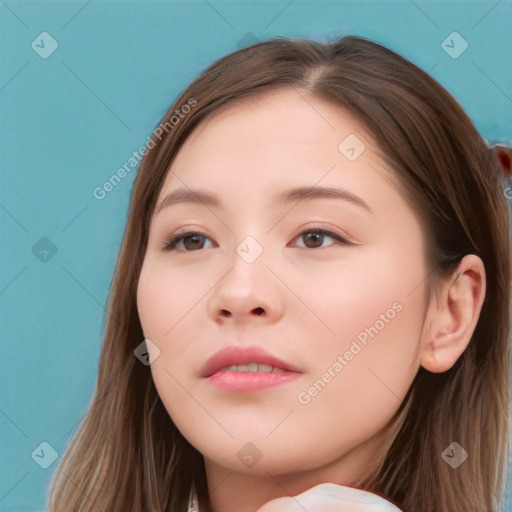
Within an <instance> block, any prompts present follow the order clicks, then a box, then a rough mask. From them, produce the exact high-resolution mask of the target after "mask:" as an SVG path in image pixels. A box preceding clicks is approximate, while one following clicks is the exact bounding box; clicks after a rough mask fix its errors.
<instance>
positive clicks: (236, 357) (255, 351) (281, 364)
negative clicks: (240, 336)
mask: <svg viewBox="0 0 512 512" xmlns="http://www.w3.org/2000/svg"><path fill="white" fill-rule="evenodd" d="M249 363H260V364H267V365H270V366H273V367H274V368H279V369H280V370H281V371H279V372H278V373H263V372H237V371H229V370H227V371H226V370H225V368H227V367H230V366H232V365H243V364H249ZM223 368H224V370H223V371H221V370H222V369H223ZM301 374H302V372H301V371H300V370H299V369H298V368H296V367H295V366H293V365H291V364H289V363H287V362H286V361H283V360H281V359H279V358H278V357H275V356H273V355H272V354H270V353H268V352H267V351H266V350H264V349H263V348H261V347H248V348H243V347H237V346H231V347H226V348H224V349H222V350H219V351H218V352H217V353H215V354H214V355H213V356H212V357H210V358H209V359H208V360H207V361H206V364H205V365H204V366H203V368H202V370H201V376H202V377H203V378H205V379H207V381H208V382H209V383H210V384H212V385H214V386H216V387H219V388H221V389H224V390H226V391H258V390H260V389H265V388H269V387H273V386H277V385H280V384H284V383H286V382H290V381H292V380H295V379H297V378H299V377H300V376H301Z"/></svg>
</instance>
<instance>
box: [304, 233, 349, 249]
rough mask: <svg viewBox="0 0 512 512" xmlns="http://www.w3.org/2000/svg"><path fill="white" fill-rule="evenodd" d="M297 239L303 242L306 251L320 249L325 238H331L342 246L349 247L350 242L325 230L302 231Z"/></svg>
mask: <svg viewBox="0 0 512 512" xmlns="http://www.w3.org/2000/svg"><path fill="white" fill-rule="evenodd" d="M298 238H299V239H302V240H304V243H305V245H304V247H306V248H308V249H318V248H321V247H322V244H323V243H324V241H325V239H326V238H333V239H335V240H337V241H338V242H340V243H342V244H346V245H351V242H349V241H348V240H347V239H345V238H343V237H342V236H340V235H337V234H336V233H332V232H331V231H326V230H325V229H310V230H308V231H303V232H302V233H301V234H300V235H299V237H298ZM329 245H333V244H329Z"/></svg>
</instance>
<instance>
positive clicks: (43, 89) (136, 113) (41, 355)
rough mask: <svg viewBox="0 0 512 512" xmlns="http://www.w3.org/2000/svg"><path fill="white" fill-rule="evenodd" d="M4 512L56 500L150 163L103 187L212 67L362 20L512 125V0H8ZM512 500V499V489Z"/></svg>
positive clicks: (3, 76) (473, 112)
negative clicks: (55, 484) (138, 188)
mask: <svg viewBox="0 0 512 512" xmlns="http://www.w3.org/2000/svg"><path fill="white" fill-rule="evenodd" d="M0 23H1V31H0V34H1V36H0V37H1V43H2V44H1V46H0V53H1V58H2V66H1V69H0V103H1V108H2V118H1V138H0V140H1V144H0V147H1V152H2V154H1V166H2V173H1V180H2V183H1V191H0V222H1V227H2V229H1V236H2V264H1V270H2V271H1V277H0V315H1V339H2V353H3V356H4V359H3V361H2V371H1V375H2V389H3V393H2V394H1V397H0V404H1V405H0V428H1V442H2V460H1V464H2V467H1V473H2V474H3V475H4V476H3V478H2V479H1V480H0V509H1V510H2V511H3V512H8V511H17V512H21V511H25V512H28V511H31V512H32V511H37V510H44V507H45V503H46V497H47V487H48V484H49V481H50V477H51V474H52V472H53V470H54V469H55V467H56V465H57V463H58V458H59V457H60V456H61V454H62V453H63V451H64V450H65V448H66V445H67V443H68V442H69V440H70V438H71V436H72V434H73V433H74V431H75V429H76V426H77V424H78V422H79V421H80V419H81V418H82V417H83V415H84V413H85V411H86V409H87V407H88V404H89V401H90V398H91V396H92V392H93V389H94V384H95V379H96V372H97V362H98V357H99V351H100V346H101V341H102V340H101V335H102V330H103V326H104V324H103V315H104V305H105V301H106V298H107V292H108V288H109V285H110V280H111V277H112V273H113V270H114V265H115V261H116V257H117V253H118V250H119V247H120V242H121V237H122V234H123V229H124V226H125V220H126V213H127V208H128V201H129V194H130V190H131V186H132V182H133V178H134V175H135V172H136V171H135V168H134V169H133V170H131V171H130V172H129V173H127V175H126V177H125V178H124V179H123V180H122V181H121V182H120V183H118V184H117V186H116V187H114V188H113V189H112V190H110V191H109V192H108V193H106V194H105V196H104V197H102V198H97V197H95V195H94V190H95V189H96V188H97V187H101V186H102V185H103V183H105V181H107V180H108V179H109V178H110V177H111V176H112V174H114V173H115V172H116V170H117V169H119V168H120V167H121V166H122V165H123V164H125V163H126V162H127V161H128V159H129V158H130V157H131V156H132V153H133V151H136V150H137V149H138V148H140V146H142V145H143V144H144V143H145V142H146V137H147V136H148V135H149V134H150V133H151V132H152V130H153V129H154V127H155V126H156V125H157V123H158V121H159V119H160V117H161V116H162V115H163V114H164V112H165V111H166V110H167V108H168V107H169V106H170V104H171V103H172V102H173V101H174V99H175V98H176V97H177V96H178V94H179V93H180V92H181V91H182V90H183V88H184V87H185V86H186V85H187V84H188V83H189V82H190V81H191V80H192V79H193V78H195V77H196V76H197V75H198V74H199V73H200V72H201V71H202V70H203V69H204V68H205V67H206V66H208V65H209V64H211V63H212V62H213V61H215V60H216V59H218V58H219V57H221V56H223V55H226V54H227V53H230V52H232V51H234V50H236V49H237V48H239V47H241V46H246V45H248V44H251V43H252V42H254V41H256V40H258V39H259V40H262V39H265V38H268V37H273V36H286V37H305V38H313V39H318V40H326V39H332V38H334V37H337V36H342V35H347V34H356V35H362V36H365V37H369V38H371V39H374V40H376V41H379V42H381V43H384V44H385V45H387V46H390V47H391V48H392V49H394V50H395V51H397V52H398V53H400V54H402V55H403V56H404V57H406V58H408V59H410V60H412V61H413V62H414V63H415V64H417V65H418V66H420V67H421V68H422V69H424V70H425V71H427V72H429V73H430V74H431V75H432V76H433V77H434V78H435V79H437V80H438V81H439V82H440V83H441V84H442V85H444V86H445V87H446V88H447V89H448V90H449V91H450V92H451V93H452V94H453V95H454V96H455V97H456V98H457V99H458V101H459V102H460V103H461V105H462V106H463V107H464V109H465V110H466V111H467V112H468V114H469V115H470V117H471V118H472V119H473V121H474V123H475V125H476V127H477V128H478V130H479V131H480V133H481V134H482V136H484V138H486V139H488V140H503V141H505V140H508V141H511V140H512V66H511V58H510V55H511V50H512V30H511V26H512V2H511V1H510V0H501V1H495V0H492V1H452V2H446V1H445V2H435V1H420V0H417V1H412V0H404V1H395V2H388V1H375V2H366V1H359V2H345V1H330V2H329V1H328V2H321V3H320V2H314V1H307V2H306V1H300V0H295V1H293V0H292V1H289V0H286V1H271V2H245V1H240V2H234V1H230V2H226V1H220V0H209V1H206V0H205V1H188V2H177V1H167V2H152V1H125V2H113V1H110V2H107V1H99V0H93V1H91V0H88V1H80V2H60V3H55V2H46V1H41V2H28V1H15V0H8V1H7V3H6V2H4V1H2V2H1V3H0ZM503 510H512V500H511V501H510V505H509V504H503Z"/></svg>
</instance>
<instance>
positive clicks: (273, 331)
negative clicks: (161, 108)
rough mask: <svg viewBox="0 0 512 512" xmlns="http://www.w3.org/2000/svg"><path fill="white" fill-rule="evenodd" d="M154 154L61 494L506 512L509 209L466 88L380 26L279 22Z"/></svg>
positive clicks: (134, 200) (155, 501) (231, 63)
mask: <svg viewBox="0 0 512 512" xmlns="http://www.w3.org/2000/svg"><path fill="white" fill-rule="evenodd" d="M143 153H144V158H143V160H142V162H141V165H140V168H139V171H138V174H137V177H136V180H135V183H134V187H133V191H132V197H131V204H130V211H129V215H128V220H127V226H126V231H125V235H124V238H123V242H122V246H121V250H120V254H119V259H118V263H117V267H116V271H115V275H114V279H113V282H112V287H111V291H110V295H109V301H108V320H107V323H106V331H105V338H104V344H103V349H102V353H101V358H100V364H99V375H98V383H97V389H96V392H95V395H94V398H93V401H92V404H91V407H90V410H89V411H88V413H87V415H86V417H85V419H84V421H83V423H82V425H81V426H80V428H79V430H78V432H77V434H76V435H75V437H74V439H73V440H72V442H71V443H70V446H69V448H68V451H67V452H66V454H65V455H64V457H63V460H62V461H61V464H60V466H59V467H58V469H57V471H56V474H55V478H54V482H53V486H52V490H51V494H50V501H49V510H50V511H52V512H58V511H61V510H62V511H64V510H77V511H78V510H79V511H86V510H91V511H92V510H109V511H117V510H119V511H121V510H122V511H125V510H138V511H140V510H154V511H157V510H158V511H164V510H165V511H184V510H187V506H189V507H190V508H194V506H193V504H192V501H194V500H197V509H198V510H201V511H206V510H213V511H215V512H230V511H235V510H236V511H238V512H243V511H253V510H259V511H260V512H271V511H273V510H280V511H281V512H282V511H284V510H304V509H306V510H324V511H327V510H338V511H340V510H347V511H348V510H350V511H354V510H365V511H373V510H375V511H376V510H397V509H399V510H402V511H404V512H413V511H414V512H421V511H425V512H434V511H436V512H437V511H441V510H442V511H448V510H449V511H454V512H457V511H471V512H482V511H498V510H499V507H500V506H501V500H502V499H503V496H504V489H505V484H506V480H507V463H508V431H509V405H508V404H509V384H510V382H509V379H510V375H509V364H510V349H509V339H508V337H509V332H510V317H509V305H510V292H511V289H510V282H511V252H510V249H511V239H510V215H509V211H508V207H507V202H506V199H505V196H504V193H503V190H502V185H503V177H502V176H501V175H500V173H499V172H498V168H499V166H498V165H497V163H496V160H494V159H493V155H492V152H491V150H490V149H489V148H488V147H487V145H486V144H485V142H484V140H483V139H482V138H481V136H480V135H479V134H478V133H477V131H476V129H475V127H474V126H473V124H472V122H471V121H470V119H469V118H468V116H467V115H466V114H465V113H464V112H463V110H462V109H461V107H460V106H459V105H458V104H457V102H456V101H455V100H454V99H453V98H452V97H451V96H450V95H449V93H448V92H447V91H446V90H445V89H443V88H442V87H441V86H440V85H439V84H438V83H437V82H435V81H434V80H433V79H432V78H430V77H429V76H428V75H427V74H426V73H424V72H423V71H421V70H420V69H419V68H417V67H416V66H415V65H413V64H412V63H410V62H408V61H407V60H405V59H404V58H402V57H400V56H399V55H397V54H395V53H393V52H392V51H391V50H389V49H387V48H385V47H383V46H381V45H379V44H377V43H374V42H371V41H368V40H365V39H362V38H359V37H344V38H341V39H340V40H338V41H335V42H333V43H325V44H322V43H317V42H313V41H304V40H286V39H280V38H278V39H272V40H268V41H266V42H262V43H259V44H256V45H254V46H251V47H249V48H245V49H243V50H240V51H237V52H235V53H233V54H231V55H228V56H226V57H224V58H222V59H220V60H219V61H218V62H216V63H214V64H213V65H212V66H210V67H209V68H208V69H207V70H206V71H205V72H204V73H202V74H201V75H200V76H199V77H198V78H197V79H196V80H194V82H193V83H192V84H191V85H190V86H189V87H188V88H187V89H186V90H185V91H184V92H183V93H182V95H181V96H180V97H179V98H178V99H177V101H176V102H175V104H174V105H172V107H171V108H170V109H169V111H168V112H167V113H166V115H165V116H164V118H163V119H162V121H161V123H160V124H159V126H158V127H157V129H155V131H154V133H153V135H152V137H151V139H150V141H149V143H148V145H147V148H145V151H144V152H143ZM326 242H327V243H326ZM365 498H373V499H374V503H373V504H371V503H367V504H363V502H362V500H363V499H365ZM358 502H359V504H357V503H358ZM313 506H315V507H316V508H314V509H313V508H312V507H313ZM379 506H382V507H383V508H377V507H379ZM329 507H330V508H329ZM336 507H337V508H336ZM354 507H359V508H354ZM386 507H387V508H386Z"/></svg>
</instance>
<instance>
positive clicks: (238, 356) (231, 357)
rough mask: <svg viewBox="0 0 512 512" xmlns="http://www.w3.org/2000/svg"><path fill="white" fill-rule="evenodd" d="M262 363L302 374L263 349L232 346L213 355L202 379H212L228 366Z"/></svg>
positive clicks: (204, 367)
mask: <svg viewBox="0 0 512 512" xmlns="http://www.w3.org/2000/svg"><path fill="white" fill-rule="evenodd" d="M249 363H262V364H268V365H270V366H274V367H276V368H281V369H283V370H286V371H289V372H297V373H302V372H301V371H300V370H299V369H298V368H296V367H295V366H293V365H291V364H290V363H287V362H286V361H283V360H282V359H279V358H278V357H276V356H274V355H272V354H270V353H269V352H267V351H266V350H265V349H264V348H262V347H247V348H244V347H239V346H234V345H233V346H230V347H226V348H223V349H221V350H219V351H218V352H216V353H215V354H213V356H212V357H210V358H209V359H208V360H207V361H206V363H205V364H204V365H203V368H202V369H201V377H210V376H211V375H213V374H214V373H217V372H218V371H219V370H220V369H222V368H224V367H226V366H232V365H235V364H236V365H241V364H249Z"/></svg>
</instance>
